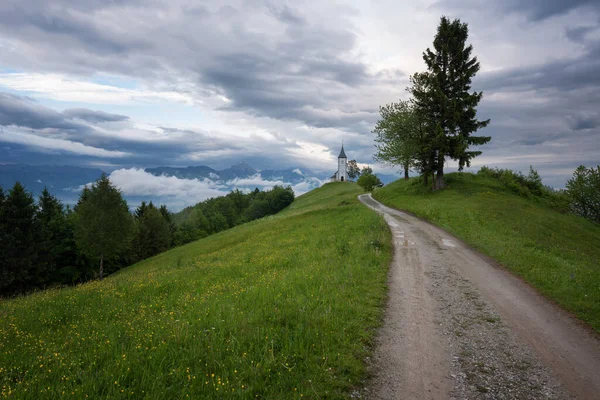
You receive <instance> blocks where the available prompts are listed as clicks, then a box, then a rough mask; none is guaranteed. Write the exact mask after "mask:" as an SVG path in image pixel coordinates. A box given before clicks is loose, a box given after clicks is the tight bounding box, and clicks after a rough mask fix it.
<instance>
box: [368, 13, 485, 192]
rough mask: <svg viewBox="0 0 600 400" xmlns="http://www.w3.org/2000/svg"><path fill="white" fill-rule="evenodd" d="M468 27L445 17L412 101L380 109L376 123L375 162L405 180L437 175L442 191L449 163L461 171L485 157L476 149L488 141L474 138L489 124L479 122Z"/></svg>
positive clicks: (478, 95) (414, 77)
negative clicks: (395, 168)
mask: <svg viewBox="0 0 600 400" xmlns="http://www.w3.org/2000/svg"><path fill="white" fill-rule="evenodd" d="M467 39H468V27H467V24H466V23H462V22H460V20H458V19H455V20H453V21H451V20H449V19H448V18H446V17H442V18H441V20H440V24H439V26H438V28H437V33H436V35H435V37H434V40H433V48H432V49H430V48H427V49H426V50H425V52H424V53H423V60H424V61H425V65H426V67H427V70H426V71H425V72H418V73H415V74H413V75H412V76H411V85H410V86H409V87H408V88H407V90H408V92H409V93H410V94H411V95H412V97H411V99H410V100H408V101H399V102H397V103H391V104H388V105H385V106H383V107H381V108H380V114H381V119H380V120H379V122H377V124H376V126H375V129H374V131H373V132H374V133H375V134H376V139H375V140H376V143H377V144H376V148H377V153H376V155H375V159H376V160H377V161H381V162H384V163H389V164H393V165H399V166H402V168H403V169H404V173H405V178H408V171H409V170H410V169H411V168H414V169H417V170H418V171H419V172H420V173H421V174H422V175H423V176H424V177H425V179H424V182H425V184H427V177H428V176H435V179H434V180H433V189H434V190H437V189H441V188H443V187H444V185H445V184H444V166H445V162H446V160H447V159H452V160H456V161H458V168H459V170H462V169H463V168H464V167H465V166H467V167H468V166H470V164H471V160H472V159H473V158H474V157H477V156H478V155H480V154H481V151H477V150H473V149H472V146H478V145H482V144H485V143H487V142H489V141H490V140H491V138H490V137H489V136H475V135H474V134H475V132H477V131H478V130H479V129H481V128H484V127H486V126H487V125H488V124H489V122H490V120H489V119H488V120H478V119H477V116H476V115H477V106H478V104H479V102H480V101H481V99H482V96H483V93H482V92H474V91H472V90H471V81H472V79H473V77H474V76H475V75H476V74H477V72H478V71H479V68H480V64H479V61H478V60H477V57H475V56H473V55H472V52H473V46H472V45H467Z"/></svg>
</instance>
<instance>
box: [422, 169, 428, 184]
mask: <svg viewBox="0 0 600 400" xmlns="http://www.w3.org/2000/svg"><path fill="white" fill-rule="evenodd" d="M423 184H424V185H425V187H427V185H429V171H425V172H424V173H423Z"/></svg>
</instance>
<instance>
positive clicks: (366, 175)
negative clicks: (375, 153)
mask: <svg viewBox="0 0 600 400" xmlns="http://www.w3.org/2000/svg"><path fill="white" fill-rule="evenodd" d="M366 168H368V167H365V168H363V172H362V173H361V174H360V178H358V181H357V182H356V183H358V185H359V186H360V187H361V188H363V189H364V190H366V191H367V192H372V191H373V188H375V187H376V186H379V185H381V184H382V183H381V180H380V179H379V178H378V177H377V175H375V174H373V171H372V170H371V171H370V172H369V171H365V169H366ZM369 170H370V168H369Z"/></svg>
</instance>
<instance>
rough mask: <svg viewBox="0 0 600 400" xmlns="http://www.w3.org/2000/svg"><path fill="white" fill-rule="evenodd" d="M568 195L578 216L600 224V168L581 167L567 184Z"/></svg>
mask: <svg viewBox="0 0 600 400" xmlns="http://www.w3.org/2000/svg"><path fill="white" fill-rule="evenodd" d="M567 193H568V195H569V197H570V198H571V199H572V203H571V208H572V210H573V211H574V212H575V213H576V214H578V215H581V216H582V217H584V218H587V219H589V220H590V221H593V222H596V223H600V166H597V167H596V169H594V168H593V167H591V168H586V167H584V166H583V165H581V166H579V167H578V168H577V169H576V170H575V172H574V173H573V177H572V178H571V179H569V181H568V182H567Z"/></svg>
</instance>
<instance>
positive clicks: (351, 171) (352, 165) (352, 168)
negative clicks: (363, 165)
mask: <svg viewBox="0 0 600 400" xmlns="http://www.w3.org/2000/svg"><path fill="white" fill-rule="evenodd" d="M359 176H360V168H358V164H357V163H356V160H350V161H348V178H350V180H351V181H353V180H355V179H356V178H358V177H359Z"/></svg>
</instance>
